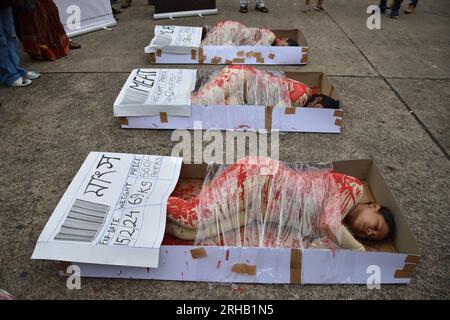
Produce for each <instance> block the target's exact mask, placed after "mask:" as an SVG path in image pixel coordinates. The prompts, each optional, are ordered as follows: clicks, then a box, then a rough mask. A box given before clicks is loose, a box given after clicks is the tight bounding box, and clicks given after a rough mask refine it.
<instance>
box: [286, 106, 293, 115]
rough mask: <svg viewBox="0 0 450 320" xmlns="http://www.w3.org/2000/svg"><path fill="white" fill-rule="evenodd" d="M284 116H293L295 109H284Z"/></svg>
mask: <svg viewBox="0 0 450 320" xmlns="http://www.w3.org/2000/svg"><path fill="white" fill-rule="evenodd" d="M284 114H295V107H288V108H285V109H284Z"/></svg>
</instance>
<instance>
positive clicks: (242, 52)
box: [236, 50, 245, 58]
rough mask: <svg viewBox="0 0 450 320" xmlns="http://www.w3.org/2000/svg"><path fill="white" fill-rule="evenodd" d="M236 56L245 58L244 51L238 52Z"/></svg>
mask: <svg viewBox="0 0 450 320" xmlns="http://www.w3.org/2000/svg"><path fill="white" fill-rule="evenodd" d="M236 56H237V57H238V58H242V57H244V56H245V52H244V50H241V51H238V52H237V53H236Z"/></svg>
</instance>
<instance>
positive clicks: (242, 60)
mask: <svg viewBox="0 0 450 320" xmlns="http://www.w3.org/2000/svg"><path fill="white" fill-rule="evenodd" d="M233 62H234V63H245V58H234V59H233Z"/></svg>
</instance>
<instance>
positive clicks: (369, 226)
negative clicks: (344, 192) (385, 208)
mask: <svg viewBox="0 0 450 320" xmlns="http://www.w3.org/2000/svg"><path fill="white" fill-rule="evenodd" d="M379 209H380V205H379V204H378V203H371V204H362V203H360V204H358V205H357V206H356V207H355V208H354V209H353V211H352V212H350V214H349V219H348V226H349V227H350V229H351V230H352V232H353V233H354V234H355V235H356V236H357V237H358V238H360V239H369V240H383V239H385V238H386V237H387V235H388V234H389V226H388V224H387V223H386V221H385V220H384V218H383V216H382V215H381V214H380V213H379V212H378V210H379Z"/></svg>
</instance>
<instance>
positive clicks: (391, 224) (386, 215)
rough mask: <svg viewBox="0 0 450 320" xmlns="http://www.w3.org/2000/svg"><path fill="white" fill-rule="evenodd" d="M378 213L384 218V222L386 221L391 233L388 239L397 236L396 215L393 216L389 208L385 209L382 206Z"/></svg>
mask: <svg viewBox="0 0 450 320" xmlns="http://www.w3.org/2000/svg"><path fill="white" fill-rule="evenodd" d="M378 213H379V214H381V215H382V216H383V218H384V221H386V223H387V225H388V227H389V233H388V235H387V238H390V237H392V236H393V235H394V234H395V229H396V227H395V220H394V215H393V214H392V212H391V210H389V209H388V208H386V207H383V206H380V209H379V210H378Z"/></svg>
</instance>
